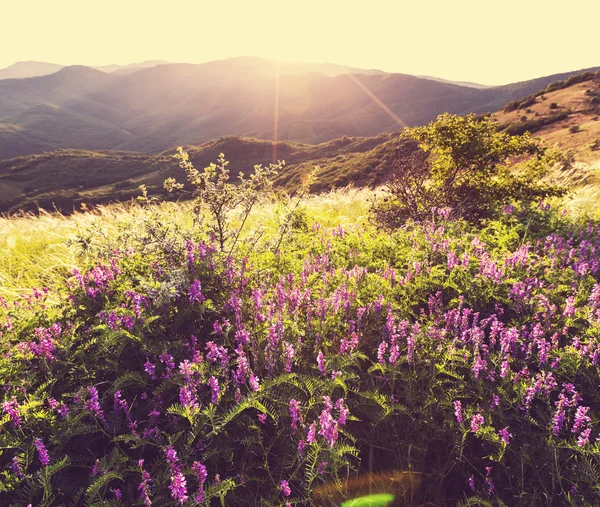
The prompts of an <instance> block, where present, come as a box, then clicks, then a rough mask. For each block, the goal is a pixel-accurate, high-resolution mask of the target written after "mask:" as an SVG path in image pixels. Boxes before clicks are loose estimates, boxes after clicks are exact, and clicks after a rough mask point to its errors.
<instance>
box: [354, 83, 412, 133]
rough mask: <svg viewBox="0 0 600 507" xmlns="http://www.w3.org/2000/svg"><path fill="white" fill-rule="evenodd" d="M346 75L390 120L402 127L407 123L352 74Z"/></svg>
mask: <svg viewBox="0 0 600 507" xmlns="http://www.w3.org/2000/svg"><path fill="white" fill-rule="evenodd" d="M346 76H347V77H348V78H349V79H350V80H351V81H352V82H354V83H355V84H356V85H357V86H358V87H359V88H360V89H361V90H362V91H364V92H365V93H366V94H367V95H368V96H369V97H370V98H371V100H373V102H375V104H377V105H378V106H379V107H380V108H381V109H382V110H383V111H384V112H385V113H386V114H387V115H388V116H389V117H390V118H392V120H394V121H395V122H396V123H397V124H398V125H400V126H401V127H402V128H404V127H407V126H408V125H407V124H406V123H405V122H404V121H403V120H402V118H400V117H399V116H398V115H397V114H396V113H394V111H392V110H391V109H390V108H389V107H387V106H386V105H385V104H384V103H383V102H382V101H381V100H380V99H379V97H377V96H376V95H375V94H374V93H373V92H372V91H371V90H369V89H368V88H367V87H366V86H365V85H364V84H363V83H361V82H360V81H359V80H358V78H357V77H356V76H355V75H354V74H346Z"/></svg>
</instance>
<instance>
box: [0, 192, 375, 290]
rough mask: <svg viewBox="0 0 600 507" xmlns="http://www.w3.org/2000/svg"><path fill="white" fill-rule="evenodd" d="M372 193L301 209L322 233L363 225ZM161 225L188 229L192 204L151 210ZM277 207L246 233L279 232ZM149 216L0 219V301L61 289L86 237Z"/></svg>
mask: <svg viewBox="0 0 600 507" xmlns="http://www.w3.org/2000/svg"><path fill="white" fill-rule="evenodd" d="M374 195H375V192H373V191H372V190H368V189H356V188H346V189H340V190H336V191H333V192H330V193H326V194H322V195H318V196H310V197H309V198H307V199H306V200H305V201H304V202H303V203H302V206H303V207H304V209H305V210H306V214H307V216H308V218H309V219H310V220H311V221H315V222H320V223H321V224H322V225H323V226H324V227H335V226H337V225H340V224H341V225H348V224H353V223H364V222H365V220H366V218H367V215H368V208H369V200H370V199H372V198H373V196H374ZM152 210H153V212H156V213H158V214H159V215H160V216H161V217H162V219H163V220H164V221H169V222H172V223H176V224H177V225H178V226H180V227H182V228H184V229H188V228H190V227H191V223H192V215H191V213H190V210H191V203H189V202H184V203H172V202H165V203H161V204H160V205H158V206H155V207H153V208H152ZM276 210H277V205H276V204H266V205H263V206H261V207H259V208H257V209H256V210H255V212H254V213H253V214H252V215H251V220H250V221H249V222H248V225H247V230H252V229H253V228H256V227H259V226H260V227H263V228H265V229H266V230H267V231H273V230H275V229H276V228H277V227H278V222H277V218H276ZM145 213H148V211H147V210H146V209H144V208H143V207H141V206H140V205H135V204H134V205H111V206H98V207H96V208H95V209H94V210H93V211H91V212H78V213H75V214H73V215H70V216H63V215H60V214H50V213H41V214H39V215H33V214H31V215H27V216H23V217H18V218H0V252H2V255H0V296H3V297H9V296H11V295H12V296H15V295H18V294H20V293H21V292H23V291H24V290H27V289H30V288H32V287H44V286H46V287H52V286H56V285H61V284H64V282H65V280H66V279H67V278H68V277H69V276H70V274H71V273H72V271H73V268H76V267H81V266H82V265H83V264H84V263H85V261H86V258H85V252H84V249H82V248H81V247H79V246H78V245H77V244H76V239H77V238H78V237H79V238H80V239H81V240H83V241H85V238H86V237H87V236H89V234H90V233H91V231H95V234H101V235H105V236H106V237H111V236H112V235H114V234H115V232H116V231H118V230H119V229H120V228H121V226H123V225H125V224H129V223H131V222H133V221H135V220H137V219H140V218H142V217H143V216H144V214H145Z"/></svg>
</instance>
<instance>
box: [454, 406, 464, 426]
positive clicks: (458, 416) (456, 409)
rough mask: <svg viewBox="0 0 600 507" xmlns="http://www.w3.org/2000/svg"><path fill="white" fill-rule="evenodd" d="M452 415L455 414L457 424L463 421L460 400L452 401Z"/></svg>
mask: <svg viewBox="0 0 600 507" xmlns="http://www.w3.org/2000/svg"><path fill="white" fill-rule="evenodd" d="M454 415H455V416H456V420H457V421H458V424H462V423H463V416H462V404H461V402H460V401H455V402H454Z"/></svg>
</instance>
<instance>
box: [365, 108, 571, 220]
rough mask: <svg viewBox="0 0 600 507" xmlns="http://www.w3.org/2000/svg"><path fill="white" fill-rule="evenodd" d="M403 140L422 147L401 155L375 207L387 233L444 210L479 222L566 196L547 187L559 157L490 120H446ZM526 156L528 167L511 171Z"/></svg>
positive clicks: (445, 117) (451, 117)
mask: <svg viewBox="0 0 600 507" xmlns="http://www.w3.org/2000/svg"><path fill="white" fill-rule="evenodd" d="M402 136H403V137H404V138H410V139H414V140H416V141H418V142H419V143H420V151H418V152H416V153H414V152H413V153H409V154H408V155H407V154H406V153H402V152H398V154H397V157H396V161H395V165H394V171H395V172H394V176H393V178H392V180H391V181H390V182H389V183H388V185H387V188H386V189H387V193H386V197H385V198H383V199H381V200H380V201H379V202H377V203H375V204H374V206H373V212H374V215H375V217H376V219H377V221H378V222H379V223H380V224H382V225H383V226H385V227H391V228H393V227H397V226H399V225H401V224H403V223H404V222H406V220H408V219H412V220H417V221H422V220H425V219H427V218H428V217H429V216H430V214H431V210H432V209H433V210H435V209H442V208H448V209H451V210H452V213H453V214H454V215H455V216H459V217H462V218H466V219H468V220H471V221H478V220H481V219H484V218H491V217H494V216H497V215H498V214H500V213H501V211H502V208H503V206H505V205H507V204H510V203H512V202H521V203H523V204H524V205H528V204H529V203H531V202H533V201H535V200H539V199H540V198H543V197H548V196H552V195H560V194H561V193H562V190H561V189H559V188H557V187H554V186H551V185H547V184H544V183H543V182H542V178H543V177H544V175H545V174H546V172H547V170H548V167H549V165H550V164H551V163H552V162H554V158H553V157H554V155H553V154H550V152H545V151H544V150H543V149H542V148H541V147H540V146H539V145H538V144H537V142H535V141H534V140H532V139H531V138H530V137H529V136H527V135H525V136H511V135H509V134H506V133H504V132H498V125H497V123H496V122H494V121H493V120H492V119H491V118H485V119H483V120H477V119H476V118H475V117H474V116H473V115H471V116H467V117H460V116H455V115H450V114H444V115H441V116H439V117H438V119H437V120H436V121H435V122H432V123H430V124H429V125H428V126H426V127H416V128H413V129H407V130H405V131H404V133H403V134H402ZM523 156H529V157H530V158H529V160H528V162H527V163H524V164H522V165H521V166H520V167H519V168H513V167H511V163H510V161H511V160H512V159H514V158H515V157H523Z"/></svg>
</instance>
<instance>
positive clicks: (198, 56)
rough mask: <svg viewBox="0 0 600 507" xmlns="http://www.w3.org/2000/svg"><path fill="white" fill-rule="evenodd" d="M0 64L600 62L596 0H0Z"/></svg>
mask: <svg viewBox="0 0 600 507" xmlns="http://www.w3.org/2000/svg"><path fill="white" fill-rule="evenodd" d="M0 12H1V14H2V16H1V17H0V48H1V51H0V67H6V66H8V65H10V64H12V63H14V62H16V61H19V60H39V61H47V62H53V63H61V64H67V65H69V64H84V65H105V64H111V63H131V62H138V61H142V60H151V59H162V60H169V61H174V62H192V63H200V62H205V61H209V60H214V59H219V58H226V57H230V56H246V55H252V56H263V57H266V58H278V59H285V60H302V61H310V62H332V63H341V64H346V65H352V66H356V67H363V68H378V69H382V70H385V71H391V72H404V73H408V74H426V75H431V76H438V77H442V78H446V79H453V80H461V81H463V80H464V81H476V82H480V83H484V84H503V83H508V82H513V81H519V80H524V79H529V78H533V77H539V76H542V75H548V74H553V73H557V72H562V71H568V70H576V69H581V68H585V67H592V66H600V30H599V19H600V1H598V0H577V1H572V2H567V1H564V0H561V1H557V0H544V1H538V0H496V1H494V0H457V1H452V0H410V1H382V0H344V1H338V0H301V1H288V0H273V1H272V0H254V1H253V0H235V1H233V0H209V1H205V0H159V1H157V0H0Z"/></svg>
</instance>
